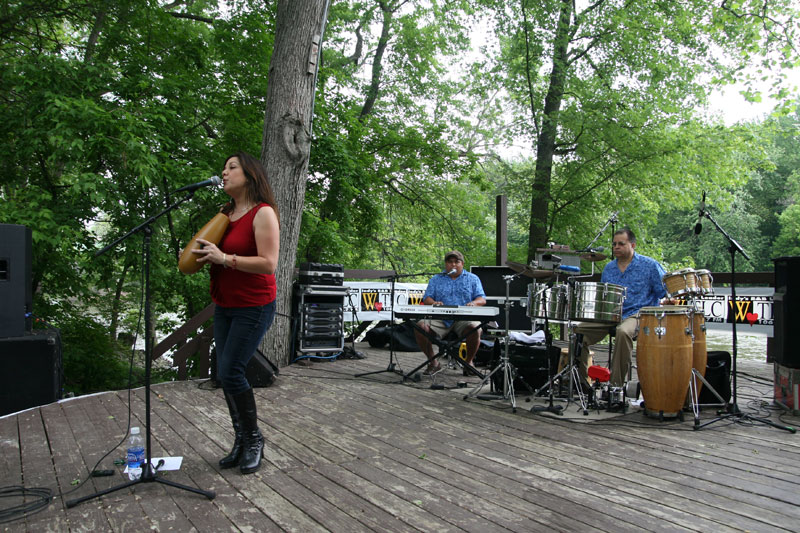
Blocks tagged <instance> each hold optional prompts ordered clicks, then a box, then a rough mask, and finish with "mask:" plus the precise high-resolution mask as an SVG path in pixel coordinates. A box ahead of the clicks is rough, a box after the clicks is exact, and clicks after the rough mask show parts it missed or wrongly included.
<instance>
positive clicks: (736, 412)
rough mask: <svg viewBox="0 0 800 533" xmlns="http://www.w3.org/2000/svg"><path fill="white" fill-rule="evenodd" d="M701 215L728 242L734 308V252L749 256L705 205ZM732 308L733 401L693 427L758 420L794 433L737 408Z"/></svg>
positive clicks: (734, 319) (792, 429)
mask: <svg viewBox="0 0 800 533" xmlns="http://www.w3.org/2000/svg"><path fill="white" fill-rule="evenodd" d="M702 217H706V218H707V219H708V220H710V221H711V223H712V224H714V227H715V228H717V231H719V232H720V233H722V235H723V236H724V237H725V238H726V239H727V240H728V244H729V246H728V251H729V252H730V254H731V304H732V306H733V307H734V308H735V306H736V266H735V264H736V252H739V253H740V254H742V255H743V256H744V258H745V259H747V260H748V261H751V259H750V256H748V255H747V253H746V252H745V251H744V249H743V248H742V247H741V246H740V245H739V243H738V242H736V241H735V240H734V239H733V237H731V236H730V235H728V232H726V231H725V230H724V229H722V227H721V226H720V225H719V224H718V223H717V221H716V220H715V219H714V217H713V216H711V213H709V212H708V211H707V210H706V208H705V207H703V209H702V210H701V211H700V218H701V219H702ZM698 224H699V222H698ZM733 310H734V316H733V320H731V335H732V341H733V344H732V348H733V358H732V363H731V372H732V374H733V379H732V383H731V392H732V396H731V398H732V400H733V401H732V402H728V403H727V404H726V406H725V408H723V409H722V410H720V411H719V412H718V413H717V414H722V413H723V412H725V411H727V414H724V415H722V416H719V417H717V418H714V419H712V420H709V421H708V422H706V423H705V424H701V425H699V426H698V425H697V424H695V427H694V429H696V430H697V429H700V428H703V427H705V426H708V425H709V424H713V423H714V422H719V421H721V420H732V421H733V422H742V421H748V422H760V423H762V424H765V425H768V426H772V427H774V428H777V429H783V430H785V431H788V432H790V433H795V432H796V430H795V429H794V428H793V427H791V426H782V425H780V424H776V423H775V422H772V421H771V420H768V419H766V418H759V417H756V416H753V415H750V414H747V413H743V412H742V411H741V410H740V409H739V405H738V403H737V396H736V392H737V391H736V360H737V349H736V315H735V309H733Z"/></svg>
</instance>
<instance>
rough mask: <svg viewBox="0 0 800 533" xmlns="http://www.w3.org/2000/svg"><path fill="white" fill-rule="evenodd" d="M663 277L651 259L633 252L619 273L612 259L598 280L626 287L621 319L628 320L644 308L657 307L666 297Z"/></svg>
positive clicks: (660, 269) (662, 273) (657, 264)
mask: <svg viewBox="0 0 800 533" xmlns="http://www.w3.org/2000/svg"><path fill="white" fill-rule="evenodd" d="M663 276H664V267H662V266H661V265H660V264H659V263H658V261H656V260H655V259H653V258H652V257H647V256H646V255H640V254H637V253H636V252H634V254H633V259H632V260H631V263H630V264H629V265H628V268H626V269H625V272H620V271H619V267H618V266H617V260H616V259H614V260H613V261H611V262H610V263H608V264H607V265H606V267H605V268H604V269H603V275H602V276H601V277H600V280H601V281H602V282H603V283H615V284H617V285H622V286H623V287H627V288H628V290H627V292H626V293H625V301H624V302H623V303H622V318H623V319H624V318H628V317H629V316H632V315H635V314H636V313H638V312H639V309H641V308H642V307H646V306H653V305H658V303H659V302H658V301H659V300H660V299H661V298H663V297H664V296H666V295H667V292H666V291H665V290H664V284H663V282H662V281H661V279H662V277H663Z"/></svg>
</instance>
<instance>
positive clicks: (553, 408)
mask: <svg viewBox="0 0 800 533" xmlns="http://www.w3.org/2000/svg"><path fill="white" fill-rule="evenodd" d="M546 288H547V285H545V289H546ZM542 299H543V300H544V346H545V358H546V359H547V379H548V383H550V394H549V398H548V401H547V405H534V406H533V407H531V413H555V414H557V415H563V414H564V406H562V405H553V385H552V382H553V368H552V364H551V363H550V348H551V347H552V346H553V334H552V333H551V332H550V320H549V318H548V316H549V313H548V307H547V290H545V291H543V292H542Z"/></svg>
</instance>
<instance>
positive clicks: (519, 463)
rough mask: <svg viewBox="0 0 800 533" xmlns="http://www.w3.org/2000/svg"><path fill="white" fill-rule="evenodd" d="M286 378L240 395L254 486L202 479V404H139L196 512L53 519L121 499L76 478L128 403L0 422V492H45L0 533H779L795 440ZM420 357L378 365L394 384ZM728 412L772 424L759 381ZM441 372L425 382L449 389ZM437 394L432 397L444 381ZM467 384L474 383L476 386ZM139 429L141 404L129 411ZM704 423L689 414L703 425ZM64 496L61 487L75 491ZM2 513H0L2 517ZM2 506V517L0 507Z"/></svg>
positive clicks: (167, 400)
mask: <svg viewBox="0 0 800 533" xmlns="http://www.w3.org/2000/svg"><path fill="white" fill-rule="evenodd" d="M358 349H359V350H361V351H362V352H364V353H366V354H367V358H366V359H361V360H357V359H347V360H339V361H324V362H317V361H314V362H311V363H310V364H307V365H303V364H294V365H292V366H290V367H287V368H285V369H282V371H281V375H280V377H279V379H278V382H277V383H276V384H275V385H273V386H272V387H270V388H266V389H257V401H258V405H259V418H260V420H261V425H262V430H263V432H264V434H265V437H266V440H267V448H266V459H265V461H264V463H263V467H262V469H261V470H260V471H259V472H258V473H257V474H254V475H248V476H242V475H241V474H239V473H238V471H236V470H235V469H234V470H222V471H221V470H219V468H218V466H217V461H218V459H219V458H220V457H221V456H222V455H224V454H225V453H226V452H227V449H228V446H229V445H230V443H231V440H232V432H231V428H230V423H229V421H228V418H227V410H226V408H225V406H224V401H223V399H222V393H221V391H220V390H218V389H217V390H212V389H210V388H209V387H208V383H207V382H199V381H194V382H177V383H167V384H160V385H156V386H154V387H153V396H152V401H151V403H152V406H151V413H152V414H151V425H152V455H153V456H154V457H158V456H183V464H182V467H181V469H180V470H179V471H173V472H166V473H164V474H163V478H164V479H168V480H171V481H175V482H178V483H181V484H184V485H189V486H192V487H198V488H201V489H205V490H213V491H215V492H216V494H217V496H216V498H215V499H214V500H212V501H209V500H207V499H205V498H204V497H202V496H199V495H196V494H193V493H190V492H187V491H183V490H181V489H177V488H174V487H170V486H166V485H162V484H160V483H142V484H139V485H137V486H136V487H134V488H132V489H131V488H126V489H123V490H120V491H117V492H114V493H111V494H109V495H106V496H104V497H101V498H98V499H93V500H89V501H87V502H85V503H82V504H80V505H78V506H76V507H73V508H70V509H67V508H66V507H65V505H64V501H65V500H69V499H73V498H76V497H79V496H83V495H89V494H92V493H94V492H96V491H98V490H102V489H105V488H108V487H112V486H116V485H119V484H120V483H122V482H124V481H125V479H124V478H123V476H122V474H121V473H118V474H116V475H115V476H113V477H106V478H89V479H88V481H87V482H86V483H85V484H83V485H78V483H79V482H80V481H83V480H84V479H86V477H87V470H88V469H91V468H92V467H93V466H94V465H95V463H96V462H97V461H98V460H100V459H101V458H103V456H104V455H105V454H106V453H107V452H109V450H111V452H110V454H109V455H108V456H107V457H105V458H104V459H103V460H102V461H101V463H100V467H101V468H114V469H116V470H118V471H120V470H121V469H120V468H119V467H115V466H114V465H113V460H114V459H117V458H121V457H122V456H123V454H124V444H123V445H121V446H118V447H116V448H115V446H117V444H118V442H119V441H120V440H121V439H122V438H123V435H124V434H125V430H126V428H127V425H128V392H127V391H118V392H109V393H104V394H98V395H93V396H87V397H80V398H76V399H72V400H68V401H62V402H60V403H57V404H52V405H47V406H44V407H41V408H36V409H31V410H28V411H24V412H21V413H17V414H13V415H9V416H6V417H3V418H0V487H6V486H11V485H22V486H24V487H26V488H29V489H30V488H35V487H45V488H49V489H51V490H52V491H53V494H54V495H55V496H56V497H55V498H54V499H53V501H52V502H51V503H50V505H49V506H48V507H47V508H46V509H44V510H43V511H41V512H38V513H35V514H32V515H30V516H28V517H25V518H21V519H18V520H15V521H13V522H8V523H5V524H0V528H2V530H3V531H31V532H37V533H38V532H40V531H142V530H147V529H155V530H159V531H214V532H216V531H226V530H231V531H297V532H309V531H334V532H341V531H347V532H350V531H392V532H401V531H402V532H405V531H423V532H431V531H437V532H438V531H475V532H491V531H516V532H531V531H587V530H594V531H614V532H619V531H643V530H644V531H703V532H708V531H715V532H716V531H797V530H798V528H800V526H798V524H800V491H798V490H797V488H798V483H800V440H799V438H798V436H797V435H793V434H790V433H788V432H786V431H782V430H778V429H775V428H773V427H770V426H765V425H763V424H760V423H754V424H749V423H736V424H734V423H730V422H719V423H715V424H712V425H710V426H708V427H707V428H704V429H701V430H699V431H695V430H693V429H692V427H693V424H692V421H691V417H687V419H686V421H684V422H681V421H677V420H676V421H672V422H659V421H657V420H652V419H648V418H645V417H644V416H643V415H642V414H641V412H639V411H638V410H633V409H632V410H630V411H629V412H628V413H627V414H621V415H619V416H616V417H611V418H609V417H605V418H601V417H595V416H594V415H592V416H589V417H585V418H583V419H580V417H578V418H579V420H575V418H574V417H567V416H565V417H562V418H560V419H559V418H553V417H543V416H540V415H534V414H531V413H530V412H529V411H528V406H529V405H530V404H526V403H525V402H524V400H523V399H522V398H521V397H520V398H518V400H519V402H520V403H519V408H518V409H517V410H516V412H512V411H511V409H510V406H509V405H508V404H507V403H506V402H498V401H481V400H477V399H469V400H467V401H464V399H463V398H464V394H465V392H468V391H469V390H470V389H450V390H432V389H431V388H430V384H431V382H430V379H429V378H424V379H423V380H422V381H420V382H413V381H410V380H408V381H406V382H405V383H402V382H401V379H400V376H399V375H398V374H396V373H394V372H380V373H378V374H374V375H370V376H365V377H354V375H355V374H359V373H363V372H370V371H382V370H386V369H387V367H388V363H389V352H388V351H385V350H373V349H370V348H369V347H367V346H366V345H358ZM422 358H423V356H422V355H421V354H420V353H396V354H395V360H397V361H399V362H400V365H401V367H402V368H403V370H405V371H408V370H410V369H411V368H413V367H415V366H416V365H417V364H419V363H420V362H421V361H422V360H423V359H422ZM739 370H740V372H741V373H740V377H739V380H738V385H739V386H738V389H737V390H738V391H739V406H740V407H741V408H742V410H744V411H746V412H748V413H753V414H754V415H757V416H763V417H769V418H770V419H771V420H773V421H775V422H778V423H782V424H789V425H800V419H798V418H796V417H792V416H789V415H787V414H786V413H784V412H782V411H780V410H776V409H775V408H773V407H772V406H771V394H770V388H771V366H768V365H766V364H764V365H753V364H750V365H747V366H746V367H745V368H742V367H740V368H739ZM465 379H466V378H463V377H462V376H461V375H460V372H456V371H455V370H452V371H446V372H445V376H443V377H442V379H441V380H440V381H441V382H444V383H445V384H447V383H451V382H452V383H455V382H457V381H462V380H465ZM448 380H449V381H448ZM468 381H470V382H471V383H476V382H477V381H478V379H477V378H469V379H468ZM130 404H131V406H132V417H133V425H140V426H144V391H143V390H142V389H137V390H134V391H133V392H132V394H131V399H130ZM714 415H715V412H714V411H713V410H712V409H706V410H704V411H703V413H702V418H703V420H708V419H711V418H713V416H714ZM76 487H77V488H76ZM4 503H5V502H4ZM0 505H2V504H0Z"/></svg>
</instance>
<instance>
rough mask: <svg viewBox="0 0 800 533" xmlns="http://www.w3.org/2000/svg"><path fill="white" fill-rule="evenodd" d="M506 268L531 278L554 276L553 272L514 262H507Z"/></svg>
mask: <svg viewBox="0 0 800 533" xmlns="http://www.w3.org/2000/svg"><path fill="white" fill-rule="evenodd" d="M506 266H508V267H509V268H510V269H511V270H513V271H514V272H518V273H520V274H522V275H523V276H528V277H529V278H550V277H552V276H553V271H552V270H541V269H533V268H531V267H530V266H528V265H523V264H522V263H516V262H514V261H506Z"/></svg>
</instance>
